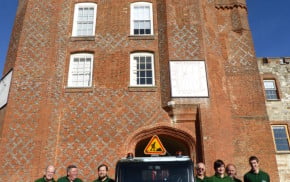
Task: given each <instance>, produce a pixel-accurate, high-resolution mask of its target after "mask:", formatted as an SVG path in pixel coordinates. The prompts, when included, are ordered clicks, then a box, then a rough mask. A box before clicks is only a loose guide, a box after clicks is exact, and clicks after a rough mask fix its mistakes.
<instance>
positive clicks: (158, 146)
mask: <svg viewBox="0 0 290 182" xmlns="http://www.w3.org/2000/svg"><path fill="white" fill-rule="evenodd" d="M144 154H151V155H165V154H166V150H165V148H164V147H163V145H162V143H161V141H160V139H159V137H158V136H157V135H154V136H153V137H152V138H151V140H150V141H149V143H148V144H147V146H146V148H145V150H144Z"/></svg>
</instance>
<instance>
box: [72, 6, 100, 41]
mask: <svg viewBox="0 0 290 182" xmlns="http://www.w3.org/2000/svg"><path fill="white" fill-rule="evenodd" d="M84 4H85V3H81V5H77V6H80V7H78V14H77V19H76V22H75V23H76V27H75V32H76V33H75V34H76V35H77V36H90V35H94V26H95V11H96V10H95V7H94V5H84Z"/></svg>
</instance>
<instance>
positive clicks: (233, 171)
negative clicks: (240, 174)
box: [226, 164, 242, 182]
mask: <svg viewBox="0 0 290 182" xmlns="http://www.w3.org/2000/svg"><path fill="white" fill-rule="evenodd" d="M226 173H227V175H228V176H229V177H230V178H232V180H233V181H234V182H242V181H241V180H240V179H238V178H237V168H236V166H235V165H234V164H228V165H227V166H226Z"/></svg>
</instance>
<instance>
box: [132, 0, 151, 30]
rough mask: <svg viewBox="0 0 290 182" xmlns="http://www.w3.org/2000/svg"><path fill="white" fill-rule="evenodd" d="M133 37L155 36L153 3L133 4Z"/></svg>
mask: <svg viewBox="0 0 290 182" xmlns="http://www.w3.org/2000/svg"><path fill="white" fill-rule="evenodd" d="M130 9H131V16H130V17H131V18H130V19H131V22H130V34H131V35H153V11H152V3H148V2H136V3H132V4H131V8H130Z"/></svg>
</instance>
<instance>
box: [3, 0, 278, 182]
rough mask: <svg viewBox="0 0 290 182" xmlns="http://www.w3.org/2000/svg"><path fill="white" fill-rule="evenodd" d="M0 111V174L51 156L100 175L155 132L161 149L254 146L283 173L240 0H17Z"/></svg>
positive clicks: (23, 173)
mask: <svg viewBox="0 0 290 182" xmlns="http://www.w3.org/2000/svg"><path fill="white" fill-rule="evenodd" d="M11 69H13V74H12V79H11V85H10V90H9V97H8V100H7V102H4V104H3V105H2V106H1V110H0V124H1V125H0V129H1V130H0V136H1V145H0V164H1V165H0V168H1V169H0V181H18V180H20V179H22V180H23V181H33V179H36V178H37V177H39V176H41V174H42V172H43V169H44V168H45V166H46V165H48V164H53V165H55V166H56V167H57V168H58V171H57V176H58V177H59V176H63V175H64V174H65V168H66V166H67V165H69V164H76V165H77V166H78V167H79V168H80V178H82V179H84V180H85V181H89V180H92V179H94V178H96V176H97V173H96V170H97V166H98V165H99V164H101V163H106V164H108V165H109V167H110V169H111V170H110V175H111V176H112V175H113V173H114V167H115V164H116V162H117V160H118V159H120V158H121V157H124V156H125V155H126V153H128V152H133V153H134V154H135V155H136V156H143V155H144V154H143V150H144V148H145V146H146V144H147V142H148V141H149V140H150V138H151V137H152V136H153V135H158V136H159V137H160V139H161V140H162V142H163V144H164V146H165V148H166V149H167V151H168V153H170V154H174V153H175V151H177V150H182V151H183V153H184V154H186V155H189V156H190V157H192V159H193V160H194V161H204V162H205V163H206V165H207V168H208V175H211V174H213V169H212V163H213V162H214V161H215V160H216V159H223V160H224V161H225V162H226V163H229V162H231V163H234V164H236V165H237V167H238V170H239V177H241V176H242V174H243V173H245V172H246V171H247V170H248V169H249V166H248V157H249V156H250V155H256V156H258V157H259V158H260V160H261V167H262V168H263V169H264V170H265V171H267V172H269V173H270V175H271V179H273V181H279V177H278V171H277V164H276V159H275V149H274V145H273V140H272V134H271V128H270V125H269V121H268V116H267V110H266V105H265V98H264V94H263V86H262V82H261V79H260V75H259V71H258V66H257V62H256V57H255V52H254V48H253V42H252V37H251V32H250V30H249V26H248V19H247V8H246V4H245V0H203V1H202V0H144V1H140V2H139V1H135V0H89V1H88V0H51V1H32V0H19V7H18V11H17V16H16V20H15V25H14V30H13V33H12V38H11V42H10V47H9V51H8V55H7V60H6V64H5V69H4V75H5V74H7V73H8V72H9V71H10V70H11Z"/></svg>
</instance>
